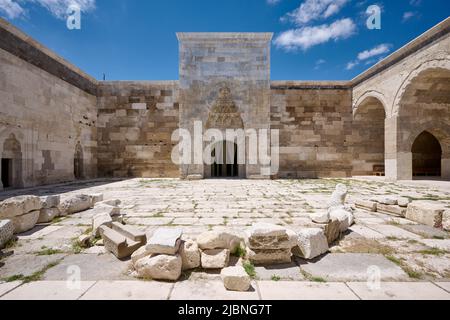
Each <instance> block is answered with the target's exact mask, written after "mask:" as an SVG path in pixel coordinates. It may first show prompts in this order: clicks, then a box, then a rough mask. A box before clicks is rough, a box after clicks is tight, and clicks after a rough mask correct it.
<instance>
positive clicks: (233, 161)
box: [211, 141, 239, 178]
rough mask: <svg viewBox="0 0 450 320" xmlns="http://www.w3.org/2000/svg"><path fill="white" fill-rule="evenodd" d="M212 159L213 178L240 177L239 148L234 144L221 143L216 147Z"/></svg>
mask: <svg viewBox="0 0 450 320" xmlns="http://www.w3.org/2000/svg"><path fill="white" fill-rule="evenodd" d="M211 157H212V159H214V163H213V164H212V165H211V178H237V177H239V165H238V146H237V144H236V143H233V142H226V141H221V142H218V143H216V144H215V145H214V147H213V149H212V152H211Z"/></svg>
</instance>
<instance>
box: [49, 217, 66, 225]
mask: <svg viewBox="0 0 450 320" xmlns="http://www.w3.org/2000/svg"><path fill="white" fill-rule="evenodd" d="M64 219H65V217H56V218H55V219H53V220H52V222H51V224H57V223H60V222H61V221H63V220H64Z"/></svg>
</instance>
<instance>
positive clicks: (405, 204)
mask: <svg viewBox="0 0 450 320" xmlns="http://www.w3.org/2000/svg"><path fill="white" fill-rule="evenodd" d="M355 207H356V208H359V209H363V210H367V211H371V212H380V213H385V214H388V215H392V216H395V217H401V218H406V219H408V220H411V221H414V222H418V223H421V224H424V225H427V226H430V227H434V228H439V229H444V230H446V231H449V230H450V213H449V210H448V209H447V208H446V205H445V204H444V203H441V202H439V201H428V200H427V201H424V200H418V201H411V200H410V199H409V198H406V197H394V196H375V197H372V198H370V199H369V200H366V199H358V200H356V202H355Z"/></svg>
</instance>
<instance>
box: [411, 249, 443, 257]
mask: <svg viewBox="0 0 450 320" xmlns="http://www.w3.org/2000/svg"><path fill="white" fill-rule="evenodd" d="M417 253H420V254H423V255H426V256H443V255H444V254H446V253H447V251H445V250H441V249H438V248H430V249H425V250H420V251H417Z"/></svg>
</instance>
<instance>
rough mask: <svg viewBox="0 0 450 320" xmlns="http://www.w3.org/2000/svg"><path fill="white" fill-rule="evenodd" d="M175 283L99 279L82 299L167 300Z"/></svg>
mask: <svg viewBox="0 0 450 320" xmlns="http://www.w3.org/2000/svg"><path fill="white" fill-rule="evenodd" d="M173 285H174V284H173V283H167V282H156V281H97V282H96V283H95V285H93V286H92V287H91V288H90V289H89V290H88V291H87V292H86V293H85V294H84V295H83V296H82V297H81V298H80V300H167V299H168V298H169V294H170V291H171V290H172V288H173Z"/></svg>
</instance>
